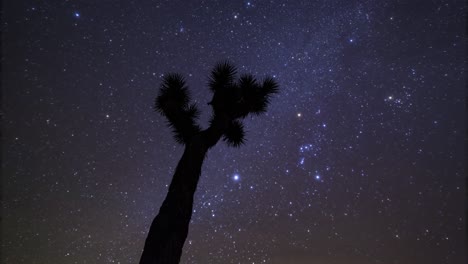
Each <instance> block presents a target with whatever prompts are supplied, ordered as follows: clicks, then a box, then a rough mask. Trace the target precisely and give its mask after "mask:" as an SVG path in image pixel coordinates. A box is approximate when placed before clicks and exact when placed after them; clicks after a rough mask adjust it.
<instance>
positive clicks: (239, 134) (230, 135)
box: [223, 120, 245, 147]
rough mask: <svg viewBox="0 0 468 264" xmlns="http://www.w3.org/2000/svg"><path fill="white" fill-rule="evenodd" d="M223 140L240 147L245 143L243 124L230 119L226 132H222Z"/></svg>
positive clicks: (229, 144) (232, 145)
mask: <svg viewBox="0 0 468 264" xmlns="http://www.w3.org/2000/svg"><path fill="white" fill-rule="evenodd" d="M223 140H224V141H225V142H226V144H228V146H231V147H240V146H241V145H243V144H244V143H245V132H244V125H243V124H242V122H241V121H239V120H232V121H231V122H230V123H229V125H228V128H227V130H226V132H225V133H224V136H223Z"/></svg>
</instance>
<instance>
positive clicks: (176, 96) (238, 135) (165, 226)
mask: <svg viewBox="0 0 468 264" xmlns="http://www.w3.org/2000/svg"><path fill="white" fill-rule="evenodd" d="M236 71H237V70H236V68H235V67H234V66H233V65H231V64H230V63H229V62H223V63H220V64H218V65H217V66H216V67H215V68H214V69H213V71H212V72H211V79H210V82H209V88H210V90H211V91H212V92H213V98H212V100H211V102H209V103H208V104H209V105H211V107H212V108H213V116H212V118H211V120H210V125H209V127H208V128H207V129H205V130H202V129H201V128H200V127H199V126H198V125H197V124H196V120H197V117H198V115H199V111H198V109H197V107H196V106H195V104H190V95H189V91H188V89H187V87H186V86H185V81H184V78H183V77H182V76H181V75H178V74H170V75H167V76H165V77H164V80H163V83H162V85H161V89H160V91H159V95H158V97H157V98H156V102H155V109H156V110H157V111H158V112H159V113H161V114H162V115H164V116H165V117H166V118H167V120H168V121H169V126H170V127H171V128H172V130H173V132H174V136H175V139H176V141H177V142H179V143H181V144H184V145H185V150H184V153H183V155H182V158H181V159H180V161H179V164H178V165H177V168H176V170H175V173H174V176H173V178H172V182H171V185H170V186H169V191H168V194H167V196H166V199H165V200H164V202H163V204H162V206H161V208H160V209H159V213H158V215H157V216H156V217H155V218H154V220H153V223H152V224H151V227H150V230H149V232H148V237H147V238H146V242H145V247H144V250H143V254H142V256H141V259H140V264H155V263H158V264H174V263H179V261H180V257H181V255H182V248H183V245H184V242H185V239H186V238H187V234H188V230H189V222H190V218H191V217H192V211H193V209H192V207H193V196H194V193H195V190H196V189H197V184H198V179H199V177H200V173H201V167H202V163H203V160H204V159H205V155H206V153H207V152H208V150H209V149H210V148H211V147H213V146H214V145H215V144H216V143H217V142H218V141H219V140H220V139H221V138H223V140H224V141H225V142H226V143H227V144H228V145H230V146H233V147H239V146H240V145H242V144H243V143H244V129H243V125H242V119H243V118H245V117H247V116H248V115H249V114H254V115H259V114H262V113H264V112H265V111H266V109H267V106H268V104H269V100H270V97H271V96H272V95H273V94H275V93H277V92H278V84H277V83H276V82H275V81H274V80H273V79H272V78H270V77H267V78H265V79H264V80H263V82H261V83H258V82H257V81H256V80H255V78H254V76H252V75H242V76H241V77H240V78H239V79H238V80H235V75H236Z"/></svg>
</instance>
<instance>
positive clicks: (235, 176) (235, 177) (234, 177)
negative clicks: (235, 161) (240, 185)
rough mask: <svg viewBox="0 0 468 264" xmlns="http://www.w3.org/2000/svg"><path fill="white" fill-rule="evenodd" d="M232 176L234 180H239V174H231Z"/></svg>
mask: <svg viewBox="0 0 468 264" xmlns="http://www.w3.org/2000/svg"><path fill="white" fill-rule="evenodd" d="M232 178H233V179H234V180H235V181H238V180H240V176H239V174H234V176H233V177H232Z"/></svg>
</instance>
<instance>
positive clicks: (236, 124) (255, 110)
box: [155, 61, 278, 147]
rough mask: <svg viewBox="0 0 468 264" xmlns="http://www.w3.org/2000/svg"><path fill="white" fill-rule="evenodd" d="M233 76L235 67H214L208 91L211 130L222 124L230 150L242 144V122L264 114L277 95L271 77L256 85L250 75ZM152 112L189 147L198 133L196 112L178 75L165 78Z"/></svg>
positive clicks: (221, 64)
mask: <svg viewBox="0 0 468 264" xmlns="http://www.w3.org/2000/svg"><path fill="white" fill-rule="evenodd" d="M236 73H237V69H236V67H234V66H233V65H232V64H231V63H229V62H228V61H224V62H221V63H219V64H218V65H216V66H215V68H214V69H213V70H212V72H211V77H210V80H209V88H210V90H211V91H212V92H213V98H212V100H211V102H209V104H210V105H211V106H212V108H213V118H212V120H211V123H210V128H213V126H214V124H217V125H216V127H217V129H219V127H220V124H224V125H221V127H223V126H224V128H222V129H223V130H222V131H224V133H223V140H224V141H225V142H226V143H227V144H228V145H229V146H232V147H239V146H240V145H242V144H243V143H244V142H245V132H244V127H243V124H242V121H241V119H243V118H245V117H247V116H248V115H249V114H254V115H259V114H262V113H264V112H265V111H266V109H267V106H268V105H269V103H270V99H271V96H272V95H273V94H275V93H277V92H278V84H277V83H276V81H275V80H274V79H273V78H271V77H267V78H265V79H264V80H263V81H262V82H258V81H257V80H256V79H255V77H254V76H253V75H251V74H246V75H242V76H241V77H240V78H238V79H237V80H236ZM155 109H156V110H157V111H158V112H160V113H161V114H162V115H164V116H166V118H167V120H168V121H169V122H168V123H169V126H170V127H172V129H173V132H174V136H175V138H176V140H177V141H178V142H179V143H183V144H186V143H188V142H189V140H190V139H191V137H192V136H193V135H194V134H196V133H199V132H200V131H201V129H200V127H199V126H198V125H197V124H196V120H197V118H198V116H199V111H198V109H197V107H196V106H195V105H194V104H192V105H191V104H190V93H189V91H188V89H187V87H186V86H185V81H184V78H183V77H182V76H181V75H178V74H169V75H166V76H165V77H164V79H163V83H162V85H161V89H160V92H159V95H158V96H157V97H156V101H155ZM215 120H217V121H216V122H215ZM226 122H227V123H226ZM226 124H227V127H225V126H226Z"/></svg>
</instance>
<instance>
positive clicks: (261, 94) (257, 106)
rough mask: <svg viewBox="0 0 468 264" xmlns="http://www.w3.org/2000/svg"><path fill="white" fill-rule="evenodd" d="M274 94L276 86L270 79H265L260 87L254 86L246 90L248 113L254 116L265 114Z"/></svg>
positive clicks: (276, 91) (276, 90) (276, 89)
mask: <svg viewBox="0 0 468 264" xmlns="http://www.w3.org/2000/svg"><path fill="white" fill-rule="evenodd" d="M276 93H278V84H277V82H276V81H275V80H274V79H273V78H271V77H267V78H265V79H264V80H263V83H262V85H261V86H259V85H256V86H253V88H252V89H248V90H246V101H247V102H248V105H249V112H250V113H252V114H256V115H259V114H263V113H265V112H266V110H267V107H268V104H269V103H270V99H271V96H272V95H273V94H276Z"/></svg>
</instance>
